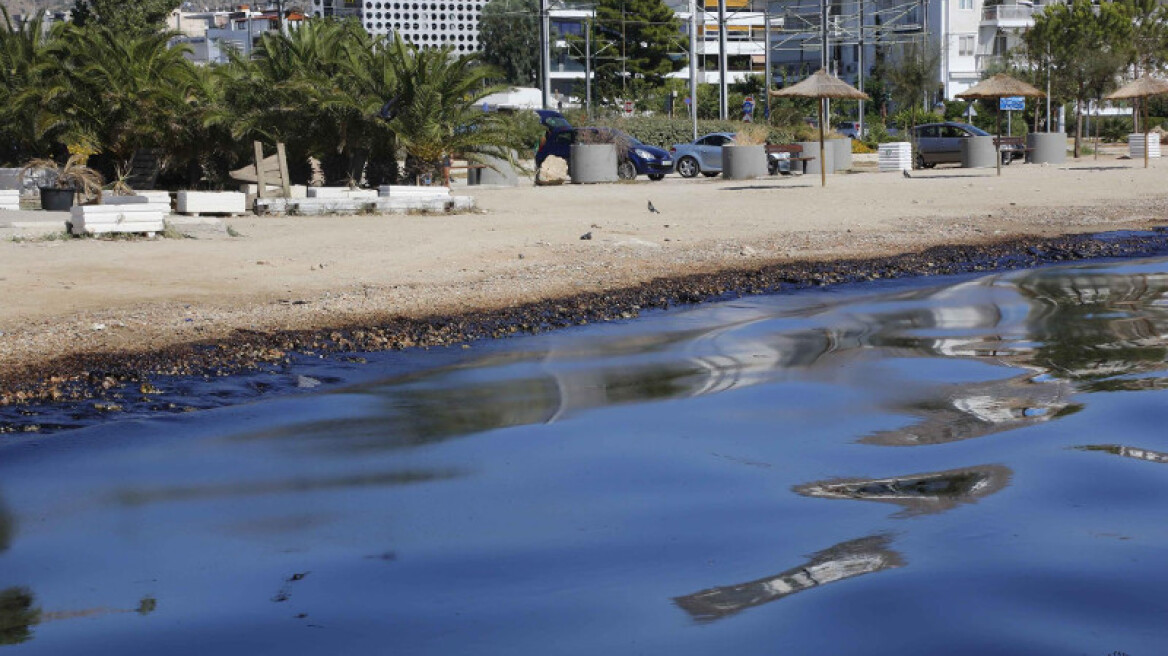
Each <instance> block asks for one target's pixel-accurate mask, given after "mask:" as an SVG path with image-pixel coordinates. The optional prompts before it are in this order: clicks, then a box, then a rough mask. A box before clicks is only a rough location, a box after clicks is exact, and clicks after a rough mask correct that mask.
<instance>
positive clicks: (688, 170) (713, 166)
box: [669, 132, 734, 178]
mask: <svg viewBox="0 0 1168 656" xmlns="http://www.w3.org/2000/svg"><path fill="white" fill-rule="evenodd" d="M733 142H734V133H733V132H713V133H711V134H707V135H706V136H704V137H699V138H698V139H695V140H694V141H692V142H690V143H684V144H673V146H671V147H670V148H669V154H670V155H671V156H672V157H673V166H674V169H675V170H676V171H677V174H678V175H680V176H681V177H683V178H693V177H696V176H697V174H699V173H701V174H702V175H705V176H708V177H711V178H712V177H714V176H715V175H718V174H719V173H721V172H722V146H724V145H726V144H728V143H733Z"/></svg>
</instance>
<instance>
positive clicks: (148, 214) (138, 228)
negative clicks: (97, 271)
mask: <svg viewBox="0 0 1168 656" xmlns="http://www.w3.org/2000/svg"><path fill="white" fill-rule="evenodd" d="M70 215H71V219H70V223H71V224H72V226H73V234H75V235H81V234H91V235H94V234H104V233H109V232H145V233H155V232H161V231H162V229H163V227H164V223H163V212H160V211H158V210H156V209H151V204H150V203H149V202H142V203H127V204H122V205H75V206H74V207H73V209H72V211H71V212H70Z"/></svg>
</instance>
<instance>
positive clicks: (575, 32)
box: [548, 0, 780, 98]
mask: <svg viewBox="0 0 1168 656" xmlns="http://www.w3.org/2000/svg"><path fill="white" fill-rule="evenodd" d="M765 2H766V0H727V2H726V9H725V11H724V19H725V29H726V60H727V66H726V74H727V80H728V81H730V82H736V81H740V80H742V79H743V78H744V77H746V76H747V75H752V74H757V75H762V74H763V72H764V71H765V70H766V51H767V49H766V17H765V14H764V13H763V12H762V11H761V10H758V9H757V8H756V7H755V5H756V4H758V5H760V6H761V4H762V3H765ZM667 4H669V5H670V6H671V7H672V8H673V10H674V14H675V15H676V17H677V19H678V23H679V24H680V26H681V32H680V34H679V37H680V38H679V39H678V43H679V44H681V43H684V42H685V41H684V40H685V38H688V35H689V22H690V13H689V10H688V7H686V3H685V2H681V3H680V4H678V2H677V1H676V0H670V2H668V3H667ZM697 10H698V16H697V20H698V24H697V26H696V32H697V42H696V44H695V55H696V60H697V65H698V82H701V83H709V84H716V83H718V81H719V77H720V75H719V62H718V56H719V48H720V40H719V31H720V29H721V27H722V23H721V22H720V20H719V13H718V0H705V1H704V3H699V4H698V5H697ZM548 13H549V16H550V26H551V48H552V51H551V73H550V78H551V88H552V92H553V93H554V94H556V95H558V96H560V97H562V96H575V97H577V98H583V96H584V90H583V81H584V75H585V66H584V59H585V54H586V53H583V52H580V51H579V48H578V47H575V46H573V45H572V44H573V43H578V39H579V38H580V37H582V36H583V35H584V32H585V30H586V29H587V28H588V24H589V23H590V22H591V21H592V20H593V19H594V17H595V11H594V10H592V9H576V8H570V7H559V8H552V9H551V10H549V12H548ZM779 20H780V19H779V18H778V17H774V18H772V26H773V25H775V24H778V23H779ZM572 37H576V38H575V39H572V40H571V41H570V40H569V39H570V38H572ZM678 54H679V55H682V56H685V57H686V59H687V61H688V53H685V52H679V53H678ZM591 55H592V56H593V57H594V58H595V59H594V62H595V61H596V59H599V58H604V57H608V58H611V57H613V56H619V55H614V53H607V52H593V53H591ZM671 77H678V78H684V79H688V78H689V65H688V63H687V65H686V66H685V67H684V68H682V69H681V70H679V71H677V72H676V73H673V74H672V76H671Z"/></svg>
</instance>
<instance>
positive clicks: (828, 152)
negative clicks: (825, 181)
mask: <svg viewBox="0 0 1168 656" xmlns="http://www.w3.org/2000/svg"><path fill="white" fill-rule="evenodd" d="M832 141H834V139H833V140H832ZM796 143H798V144H799V145H800V146H803V156H804V157H813V158H815V159H812V160H810V161H808V162H807V169H806V170H805V173H807V175H811V174H812V173H814V174H815V175H819V167H820V166H824V165H825V166H826V168H825V169H824V170H825V171H827V172H828V173H835V147H834V146H832V145H831V141H824V142H823V158H824V159H825V160H827V161H826V162H821V161H819V141H818V140H816V141H799V142H796Z"/></svg>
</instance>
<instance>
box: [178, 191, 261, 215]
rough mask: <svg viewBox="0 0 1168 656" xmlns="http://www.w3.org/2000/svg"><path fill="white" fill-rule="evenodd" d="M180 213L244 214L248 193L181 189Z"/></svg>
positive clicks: (179, 195) (179, 196)
mask: <svg viewBox="0 0 1168 656" xmlns="http://www.w3.org/2000/svg"><path fill="white" fill-rule="evenodd" d="M177 211H178V213H179V214H196V215H197V214H243V213H245V212H247V194H242V193H240V192H238V191H180V192H178V210H177Z"/></svg>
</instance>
